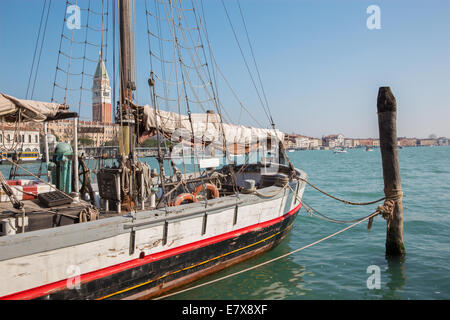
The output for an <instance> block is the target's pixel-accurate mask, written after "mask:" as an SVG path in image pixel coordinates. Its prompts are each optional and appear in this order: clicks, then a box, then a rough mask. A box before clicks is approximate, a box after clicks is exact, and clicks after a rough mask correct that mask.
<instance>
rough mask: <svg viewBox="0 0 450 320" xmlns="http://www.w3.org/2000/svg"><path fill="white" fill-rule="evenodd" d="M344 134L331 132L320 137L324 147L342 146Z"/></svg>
mask: <svg viewBox="0 0 450 320" xmlns="http://www.w3.org/2000/svg"><path fill="white" fill-rule="evenodd" d="M344 141H345V139H344V136H343V135H342V134H331V135H328V136H325V137H322V144H323V145H324V146H326V147H329V148H330V149H331V148H335V147H343V146H344Z"/></svg>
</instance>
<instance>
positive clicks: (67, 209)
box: [0, 199, 118, 233]
mask: <svg viewBox="0 0 450 320" xmlns="http://www.w3.org/2000/svg"><path fill="white" fill-rule="evenodd" d="M22 203H23V204H24V209H25V212H26V217H27V218H26V219H27V220H28V221H25V225H26V226H25V230H24V231H25V232H29V231H35V230H40V229H47V228H54V227H59V226H65V225H70V224H74V223H78V222H79V221H80V220H79V219H80V212H81V211H82V210H83V209H84V208H86V207H87V206H88V205H89V203H87V202H85V201H83V200H80V202H72V203H71V204H65V205H61V206H55V207H51V208H48V207H46V206H45V205H43V204H41V203H40V202H39V200H37V199H35V200H25V201H22ZM21 215H22V214H21V211H20V210H16V209H14V207H13V206H12V204H11V203H10V202H1V203H0V221H2V220H5V219H8V218H17V217H20V216H21ZM117 215H118V214H117V213H114V212H102V213H101V214H100V215H99V218H100V219H104V218H109V217H113V216H117ZM14 227H15V228H16V229H17V230H16V233H20V232H21V229H22V228H21V226H14Z"/></svg>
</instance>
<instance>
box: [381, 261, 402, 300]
mask: <svg viewBox="0 0 450 320" xmlns="http://www.w3.org/2000/svg"><path fill="white" fill-rule="evenodd" d="M405 260H406V258H405V257H387V258H386V261H387V264H388V268H387V270H386V272H387V273H388V274H389V282H388V283H387V284H386V286H387V288H389V290H385V291H384V292H383V299H401V298H402V297H401V295H400V294H399V293H398V291H400V290H401V289H402V288H403V286H404V285H405V283H406V280H407V277H406V265H405Z"/></svg>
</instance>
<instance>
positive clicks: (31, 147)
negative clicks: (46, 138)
mask: <svg viewBox="0 0 450 320" xmlns="http://www.w3.org/2000/svg"><path fill="white" fill-rule="evenodd" d="M40 141H41V137H40V129H39V126H38V127H36V126H32V125H29V124H27V125H25V126H24V125H21V126H20V127H18V128H16V127H14V125H13V124H8V123H0V149H1V150H2V152H7V151H13V150H15V151H25V152H40Z"/></svg>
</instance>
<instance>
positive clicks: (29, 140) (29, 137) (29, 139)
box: [28, 134, 31, 143]
mask: <svg viewBox="0 0 450 320" xmlns="http://www.w3.org/2000/svg"><path fill="white" fill-rule="evenodd" d="M28 143H31V134H29V135H28Z"/></svg>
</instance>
